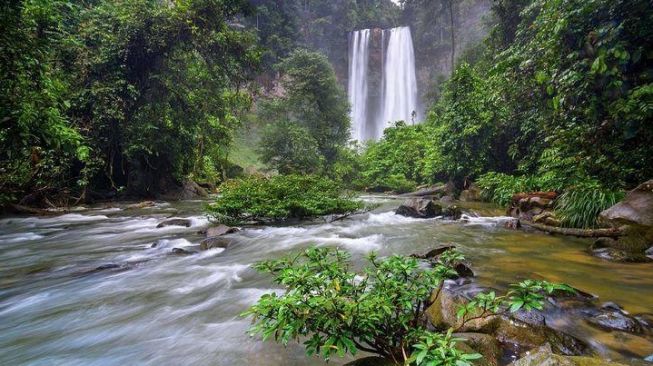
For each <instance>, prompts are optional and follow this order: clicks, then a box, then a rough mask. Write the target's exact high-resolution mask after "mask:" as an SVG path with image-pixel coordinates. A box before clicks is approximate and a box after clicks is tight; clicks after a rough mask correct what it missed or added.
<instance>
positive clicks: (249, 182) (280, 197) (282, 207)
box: [208, 175, 363, 224]
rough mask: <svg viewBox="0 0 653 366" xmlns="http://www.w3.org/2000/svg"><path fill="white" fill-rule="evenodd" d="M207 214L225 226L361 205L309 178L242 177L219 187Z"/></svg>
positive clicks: (322, 180)
mask: <svg viewBox="0 0 653 366" xmlns="http://www.w3.org/2000/svg"><path fill="white" fill-rule="evenodd" d="M220 193H221V195H220V197H219V198H218V199H217V200H216V202H214V203H213V204H211V205H209V207H208V211H209V214H210V215H211V216H213V217H214V218H215V219H216V220H218V221H220V222H222V223H225V224H237V223H243V222H250V221H267V220H272V221H281V220H285V219H289V218H298V219H302V218H310V217H316V216H321V215H329V214H341V213H348V212H353V211H356V210H359V209H361V208H362V207H363V204H362V202H360V201H358V200H354V199H352V198H351V197H349V196H347V195H345V194H344V193H343V191H342V189H341V188H340V186H339V184H337V183H336V182H334V181H332V180H330V179H327V178H323V177H317V176H312V175H278V176H274V177H271V178H263V177H255V176H250V177H245V178H241V179H236V180H232V181H228V182H226V183H224V184H223V185H221V186H220Z"/></svg>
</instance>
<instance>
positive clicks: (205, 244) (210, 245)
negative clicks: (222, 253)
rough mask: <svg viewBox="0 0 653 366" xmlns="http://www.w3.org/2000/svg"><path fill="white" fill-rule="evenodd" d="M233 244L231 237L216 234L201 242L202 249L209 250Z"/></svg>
mask: <svg viewBox="0 0 653 366" xmlns="http://www.w3.org/2000/svg"><path fill="white" fill-rule="evenodd" d="M230 244H231V239H229V238H224V237H220V236H214V237H212V238H206V239H204V240H202V242H201V243H200V249H201V250H209V249H215V248H224V249H226V248H227V247H228V246H229V245H230Z"/></svg>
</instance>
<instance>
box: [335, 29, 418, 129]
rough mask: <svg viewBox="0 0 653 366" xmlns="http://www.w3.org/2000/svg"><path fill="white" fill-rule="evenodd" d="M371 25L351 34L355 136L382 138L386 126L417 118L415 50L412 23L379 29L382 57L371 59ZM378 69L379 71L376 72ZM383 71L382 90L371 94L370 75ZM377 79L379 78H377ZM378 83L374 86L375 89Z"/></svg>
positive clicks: (350, 66) (353, 127) (351, 74)
mask: <svg viewBox="0 0 653 366" xmlns="http://www.w3.org/2000/svg"><path fill="white" fill-rule="evenodd" d="M374 34H375V33H373V32H372V31H371V30H370V29H363V30H359V31H354V32H352V33H351V34H350V36H349V83H348V95H349V102H350V104H351V120H352V133H351V137H352V139H353V140H358V141H365V140H369V139H379V138H381V136H382V135H383V130H384V129H385V128H386V127H388V126H390V125H392V123H394V122H396V121H399V120H403V121H405V122H406V123H409V124H410V123H413V122H416V117H417V113H418V100H417V95H418V94H417V78H416V77H415V53H414V50H413V41H412V37H411V33H410V28H409V27H398V28H392V29H388V30H383V31H380V32H376V34H377V35H378V36H379V37H378V38H376V39H377V41H376V44H378V42H379V38H380V45H378V46H376V47H377V50H378V49H380V52H381V57H377V58H375V59H378V61H376V62H370V47H371V44H374V43H375V42H373V41H372V40H371V37H374ZM375 71H380V72H378V73H375ZM372 74H378V75H381V80H380V84H376V85H377V86H376V87H378V88H380V93H379V92H377V93H375V94H370V85H371V84H372V85H374V83H373V82H372V80H370V75H372ZM377 81H378V80H377ZM374 88H375V87H374V86H372V89H374Z"/></svg>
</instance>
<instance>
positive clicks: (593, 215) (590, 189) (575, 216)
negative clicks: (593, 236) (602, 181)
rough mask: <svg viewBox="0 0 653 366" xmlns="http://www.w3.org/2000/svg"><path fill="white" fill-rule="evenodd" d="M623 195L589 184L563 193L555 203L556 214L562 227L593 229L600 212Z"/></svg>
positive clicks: (596, 224)
mask: <svg viewBox="0 0 653 366" xmlns="http://www.w3.org/2000/svg"><path fill="white" fill-rule="evenodd" d="M623 197H624V193H623V192H620V191H612V190H607V189H605V188H602V187H601V186H599V185H598V184H596V183H594V184H592V183H589V184H585V185H580V186H577V187H573V188H571V189H569V190H567V191H565V192H564V193H563V194H562V195H560V197H559V198H558V200H557V201H556V214H557V216H558V217H559V218H560V220H561V223H562V225H563V226H567V227H578V228H595V227H597V226H598V223H597V218H598V216H599V214H600V213H601V211H603V210H605V209H607V208H608V207H610V206H613V205H614V204H616V203H617V202H619V201H620V200H621V199H623Z"/></svg>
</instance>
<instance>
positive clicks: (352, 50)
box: [347, 29, 370, 141]
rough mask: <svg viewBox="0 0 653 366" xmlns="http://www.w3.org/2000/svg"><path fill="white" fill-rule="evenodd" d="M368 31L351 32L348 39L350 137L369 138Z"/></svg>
mask: <svg viewBox="0 0 653 366" xmlns="http://www.w3.org/2000/svg"><path fill="white" fill-rule="evenodd" d="M369 40H370V30H369V29H363V30H360V31H355V32H352V33H351V35H350V37H349V87H348V88H347V89H348V90H347V91H348V95H349V104H350V105H351V124H352V129H351V137H352V139H354V140H358V141H363V140H365V139H367V138H369V133H368V131H367V129H366V127H367V74H368V63H369Z"/></svg>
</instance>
